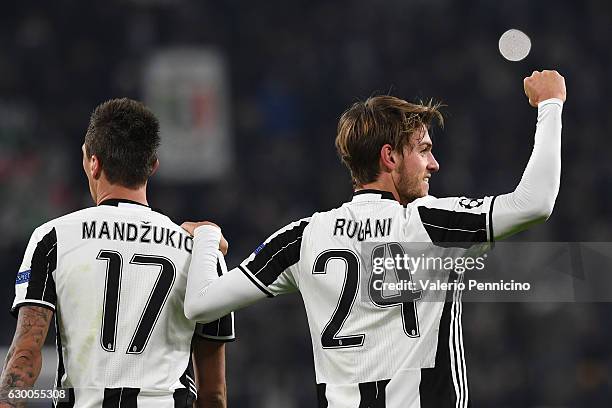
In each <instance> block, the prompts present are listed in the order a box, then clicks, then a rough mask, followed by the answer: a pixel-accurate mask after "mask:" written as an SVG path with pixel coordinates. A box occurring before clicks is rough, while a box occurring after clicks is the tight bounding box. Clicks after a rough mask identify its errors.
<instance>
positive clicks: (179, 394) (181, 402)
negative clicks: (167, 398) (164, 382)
mask: <svg viewBox="0 0 612 408" xmlns="http://www.w3.org/2000/svg"><path fill="white" fill-rule="evenodd" d="M192 378H194V375H193V365H192V361H191V359H189V364H187V369H185V372H184V373H183V375H182V376H181V378H179V381H180V382H181V384H183V385H184V386H185V388H177V389H176V390H174V394H173V395H172V397H173V398H174V406H175V407H176V408H186V407H189V408H191V407H192V405H193V402H194V401H195V400H196V399H197V394H196V393H195V392H194V391H192V388H195V383H194V382H193V380H192Z"/></svg>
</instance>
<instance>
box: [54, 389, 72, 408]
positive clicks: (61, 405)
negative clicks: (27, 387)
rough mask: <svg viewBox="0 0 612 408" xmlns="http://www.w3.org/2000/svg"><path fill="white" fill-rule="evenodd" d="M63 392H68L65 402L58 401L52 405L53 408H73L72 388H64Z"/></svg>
mask: <svg viewBox="0 0 612 408" xmlns="http://www.w3.org/2000/svg"><path fill="white" fill-rule="evenodd" d="M64 390H66V391H68V398H67V400H66V401H58V402H57V403H54V405H53V406H54V407H56V408H73V407H74V401H75V397H74V388H64Z"/></svg>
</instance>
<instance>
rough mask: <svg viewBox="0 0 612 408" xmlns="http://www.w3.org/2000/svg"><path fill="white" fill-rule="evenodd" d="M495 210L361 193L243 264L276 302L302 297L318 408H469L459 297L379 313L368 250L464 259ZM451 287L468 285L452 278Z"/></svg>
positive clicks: (459, 201)
mask: <svg viewBox="0 0 612 408" xmlns="http://www.w3.org/2000/svg"><path fill="white" fill-rule="evenodd" d="M493 200H494V199H493V197H484V198H481V199H474V200H473V199H467V198H465V197H455V198H442V199H436V198H433V197H431V196H429V197H424V198H421V199H418V200H416V201H414V202H413V203H411V204H408V205H407V206H402V205H401V204H400V203H398V202H397V201H396V200H395V199H394V198H393V195H392V194H391V193H388V192H381V191H376V190H362V191H358V192H356V193H355V196H354V197H353V200H352V201H350V202H348V203H345V204H344V205H342V206H341V207H339V208H336V209H333V210H331V211H327V212H320V213H315V214H314V215H313V216H312V217H310V218H307V219H303V220H300V221H298V222H294V223H292V224H290V225H288V226H286V227H285V228H283V229H281V230H280V231H278V232H277V233H275V234H274V235H272V236H271V237H270V238H269V239H268V240H266V241H265V242H264V243H263V244H262V245H260V246H259V247H258V248H257V249H256V250H255V251H254V253H253V254H251V256H249V257H248V258H247V259H246V260H245V261H244V262H242V263H241V264H240V266H239V268H240V270H241V271H242V272H243V273H244V275H245V276H246V277H247V278H248V279H249V280H250V281H251V282H252V283H253V284H254V285H256V286H257V287H258V288H259V289H260V290H261V291H262V292H263V293H265V294H266V295H267V296H270V297H272V296H276V295H279V294H283V293H288V292H294V291H299V293H300V294H301V296H302V298H303V301H304V305H305V307H306V313H307V317H308V324H309V327H310V333H311V337H312V346H313V352H314V361H315V371H316V380H317V390H318V406H319V408H325V407H330V408H354V407H381V408H382V407H387V408H400V407H401V408H419V407H422V408H430V407H431V408H434V407H435V408H441V407H443V408H446V407H447V408H451V407H453V408H455V407H466V406H467V405H468V387H467V377H466V370H465V362H464V353H463V339H462V334H461V303H460V293H458V292H453V293H448V294H447V293H446V292H443V297H442V298H441V299H439V301H427V302H425V301H418V300H415V301H414V302H409V303H394V304H379V303H377V302H376V300H375V299H373V298H371V296H369V295H368V294H367V293H365V294H364V293H362V291H363V290H364V288H365V287H366V286H364V285H363V284H362V282H360V280H362V279H363V276H365V275H364V274H363V273H362V269H363V268H364V263H366V262H369V260H370V259H371V257H372V254H371V253H367V254H366V253H363V250H364V248H366V247H368V246H367V245H364V244H367V243H368V242H379V243H380V242H383V243H384V242H387V243H396V242H397V243H410V242H415V243H430V245H431V243H433V244H434V245H436V246H438V245H439V246H445V243H464V244H463V248H458V250H459V251H465V249H464V248H466V247H469V245H470V244H469V243H475V242H486V241H488V240H490V239H491V237H492V226H491V208H492V203H493ZM196 237H197V236H196ZM465 243H468V244H465ZM369 248H371V246H370V247H369ZM369 251H370V252H371V249H370V250H369ZM194 259H195V257H194ZM445 279H446V280H447V281H454V280H456V279H460V277H459V276H458V275H457V274H456V273H454V272H452V271H449V272H447V274H446V275H445ZM446 295H448V296H449V300H450V301H446V302H445V299H444V296H446ZM423 296H424V295H423Z"/></svg>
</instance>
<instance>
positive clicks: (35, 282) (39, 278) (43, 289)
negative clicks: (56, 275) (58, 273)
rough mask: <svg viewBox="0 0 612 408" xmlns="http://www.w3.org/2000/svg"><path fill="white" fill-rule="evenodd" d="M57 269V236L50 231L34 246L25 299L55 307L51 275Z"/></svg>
mask: <svg viewBox="0 0 612 408" xmlns="http://www.w3.org/2000/svg"><path fill="white" fill-rule="evenodd" d="M56 268H57V235H56V232H55V228H53V229H51V231H49V232H48V233H47V235H45V236H44V237H43V238H42V239H41V240H40V241H39V242H38V244H37V245H36V249H35V250H34V254H33V255H32V264H31V266H30V269H31V271H30V281H29V282H28V289H27V291H26V296H25V299H32V300H44V301H45V302H48V303H51V304H53V305H55V303H56V300H57V296H56V293H55V282H54V281H53V275H52V273H53V272H54V271H55V269H56Z"/></svg>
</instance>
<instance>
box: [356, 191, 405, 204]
mask: <svg viewBox="0 0 612 408" xmlns="http://www.w3.org/2000/svg"><path fill="white" fill-rule="evenodd" d="M373 200H392V201H395V202H397V200H396V199H395V197H393V194H392V193H391V192H389V191H383V190H374V189H365V190H357V191H355V192H354V193H353V200H352V201H373Z"/></svg>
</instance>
